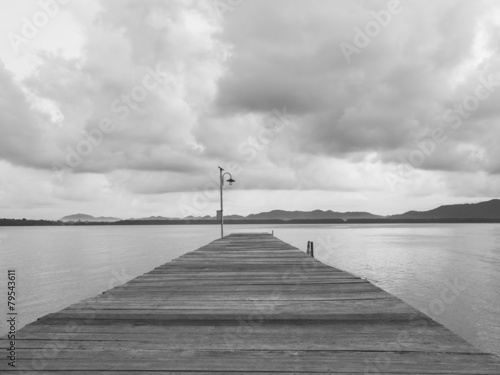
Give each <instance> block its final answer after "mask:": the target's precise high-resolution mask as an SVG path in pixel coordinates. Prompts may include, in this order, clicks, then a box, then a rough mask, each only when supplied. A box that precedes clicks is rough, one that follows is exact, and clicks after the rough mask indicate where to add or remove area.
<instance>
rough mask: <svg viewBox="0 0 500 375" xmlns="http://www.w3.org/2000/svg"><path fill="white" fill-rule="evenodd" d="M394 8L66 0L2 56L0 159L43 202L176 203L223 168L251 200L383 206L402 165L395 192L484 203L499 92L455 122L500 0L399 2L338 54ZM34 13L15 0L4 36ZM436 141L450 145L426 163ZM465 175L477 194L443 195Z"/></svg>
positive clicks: (491, 60)
mask: <svg viewBox="0 0 500 375" xmlns="http://www.w3.org/2000/svg"><path fill="white" fill-rule="evenodd" d="M389 4H391V2H387V1H370V2H366V1H360V0H359V1H335V2H333V1H326V0H313V1H308V2H304V1H299V0H274V1H266V0H252V1H245V2H242V3H241V5H239V6H237V7H236V6H235V7H234V8H233V9H232V11H230V12H229V11H228V12H226V13H224V14H222V15H220V14H219V16H221V17H219V16H218V15H217V14H215V13H214V8H213V3H211V2H205V1H194V0H193V1H168V2H165V1H147V2H145V1H139V0H127V1H121V0H120V1H118V0H107V1H98V0H94V1H89V2H80V1H73V2H71V3H70V4H68V5H67V6H65V7H64V9H63V10H61V13H60V14H58V15H57V17H54V19H53V20H52V21H51V24H50V25H48V26H47V27H46V28H45V29H44V30H42V31H41V32H40V34H39V35H38V36H37V37H36V38H34V39H33V40H32V41H30V44H29V54H20V55H16V54H14V52H13V51H9V50H5V51H4V50H3V49H2V54H1V55H0V59H2V60H3V61H5V66H4V65H2V66H0V110H1V111H2V118H1V119H0V131H1V132H2V137H1V139H0V158H1V159H2V160H4V161H5V162H6V163H7V164H9V165H13V166H15V168H20V169H19V173H20V174H21V175H25V174H26V173H27V172H26V171H28V170H32V171H33V174H34V175H36V176H38V178H40V186H43V187H41V188H42V189H46V188H47V186H50V187H51V188H48V189H47V190H43V191H44V192H45V193H46V194H47V195H48V196H49V197H51V199H53V202H54V205H56V204H57V202H61V201H64V202H68V201H72V197H73V198H74V200H75V202H81V201H84V200H86V199H97V200H99V201H101V202H103V201H105V198H109V196H108V195H107V194H112V193H114V194H117V196H119V197H120V198H119V199H118V198H117V202H118V201H119V202H123V201H126V200H127V199H132V200H133V201H134V202H156V200H155V199H156V198H157V197H161V196H168V197H174V196H175V197H178V196H177V195H176V194H180V193H182V192H189V191H193V190H197V189H198V190H200V189H203V188H204V186H205V185H206V184H207V183H209V182H210V181H213V180H214V176H213V175H215V178H217V177H216V175H217V173H218V172H217V168H216V166H217V165H222V166H225V167H227V168H228V169H231V168H233V169H234V170H238V173H236V174H237V178H236V180H237V181H238V184H236V185H235V186H234V190H235V191H239V190H241V191H246V192H252V194H254V195H252V197H253V198H252V200H255V199H256V196H257V195H256V194H257V192H264V191H274V193H277V192H279V191H291V192H293V191H301V190H302V191H304V192H307V191H311V190H315V189H316V190H323V191H325V192H342V193H345V194H346V196H347V195H348V194H349V193H352V195H349V196H350V199H351V202H354V203H355V202H356V197H358V198H359V197H360V195H362V196H364V197H370V196H373V197H375V196H377V197H381V196H382V195H383V194H384V193H382V192H384V191H388V186H387V181H386V179H385V175H386V174H387V173H388V172H390V173H397V172H395V171H397V170H398V168H399V169H401V165H402V164H405V163H406V164H409V168H410V169H412V173H411V176H405V177H403V178H402V179H401V181H400V184H399V187H398V190H397V191H392V192H391V194H396V195H398V196H401V197H404V196H420V195H421V194H424V193H425V194H428V195H432V193H431V191H432V189H437V190H439V191H440V192H443V194H444V193H445V192H449V193H450V194H453V195H456V196H459V195H464V196H471V197H477V196H478V195H492V194H494V191H493V190H492V189H491V188H490V186H496V178H497V175H499V174H500V162H499V160H500V158H499V156H500V155H499V151H498V147H497V145H496V143H495V142H496V141H495V140H496V139H498V137H499V136H500V125H499V124H500V122H499V121H498V120H499V115H500V109H499V108H498V105H497V103H498V100H499V99H500V90H498V89H497V87H496V86H495V87H494V90H492V91H490V92H489V94H490V95H489V96H488V97H487V98H485V99H480V100H478V105H477V108H475V109H474V110H471V111H468V112H465V115H461V114H460V113H461V112H460V111H463V108H465V106H467V105H468V104H467V100H468V98H470V97H471V95H472V96H474V95H475V92H476V88H477V86H478V84H480V83H481V82H484V80H488V79H490V78H488V77H490V76H491V77H493V78H492V79H493V80H495V82H496V80H498V81H500V71H499V68H498V66H500V65H499V54H498V42H499V39H500V23H499V22H498V15H499V13H498V11H497V10H496V8H497V7H496V3H495V2H493V1H489V0H483V1H477V2H470V1H451V0H449V1H448V0H443V1H440V2H432V1H430V0H429V1H419V2H418V3H417V2H415V1H401V12H397V13H394V14H392V16H391V18H390V20H389V21H388V22H387V25H386V26H384V27H381V28H380V32H379V33H377V35H376V36H375V37H373V38H370V41H369V43H368V44H367V45H366V46H364V47H362V48H360V49H359V53H355V54H353V55H352V56H350V60H351V61H350V62H349V61H347V60H346V57H345V55H344V53H343V51H342V49H341V48H340V45H341V43H350V44H352V45H355V40H354V39H355V38H356V35H357V33H358V30H361V31H365V32H366V28H367V25H369V23H370V22H372V23H373V21H374V20H376V19H377V17H381V16H380V15H381V14H382V13H381V12H384V11H385V10H386V9H388V7H389V6H390V5H389ZM33 6H34V5H33V4H31V5H30V6H29V7H28V6H26V8H25V9H24V8H23V7H21V6H19V7H16V8H15V11H16V12H17V13H16V15H15V16H11V17H9V18H10V19H11V20H10V21H9V20H7V19H5V21H6V23H5V24H6V25H7V26H6V27H8V28H7V29H6V30H3V31H5V33H7V32H9V31H12V30H17V29H18V28H19V27H18V26H19V25H18V23H19V22H14V21H15V20H16V19H19V20H21V19H22V17H24V16H26V17H29V14H30V13H29V12H33V9H34V8H33ZM23 12H24V13H23ZM0 18H1V17H0ZM4 18H5V16H4ZM12 19H13V20H14V21H12ZM7 21H8V22H7ZM67 25H71V28H70V29H67V28H65V27H66V26H67ZM64 30H68V31H67V34H68V35H66V36H65V37H59V36H61V35H62V34H64ZM51 41H52V42H51ZM6 66H7V67H8V68H6ZM498 88H499V89H500V86H499V87H498ZM483 93H484V90H483ZM470 103H471V102H469V104H470ZM460 106H462V107H460ZM461 108H462V109H461ZM277 111H279V112H282V113H286V114H287V115H286V118H287V121H285V122H284V126H283V127H282V129H280V131H274V130H272V129H275V126H276V125H277V124H280V122H279V121H280V120H279V119H277V118H276V112H277ZM462 113H464V112H462ZM452 116H455V117H452ZM456 116H459V120H460V125H459V126H456V125H457V121H458V120H456ZM452 118H455V120H451V119H452ZM437 130H439V131H441V132H442V133H443V137H444V138H445V139H446V140H445V141H443V142H441V143H436V144H434V146H433V150H432V152H426V151H425V150H423V149H422V147H423V146H422V145H423V144H427V145H428V141H429V139H431V140H432V139H433V134H434V132H435V131H437ZM426 142H427V143H426ZM429 147H430V146H429ZM427 151H428V150H427ZM418 153H420V154H422V155H424V156H423V158H422V160H421V162H419V163H413V162H411V159H412V157H413V159H415V158H414V156H415V155H417V154H418ZM412 155H413V156H412ZM55 166H56V167H57V168H67V170H66V171H67V173H66V174H65V176H64V180H63V181H61V180H60V179H59V180H58V179H57V178H56V176H55V175H54V174H53V169H54V167H55ZM407 167H408V166H407ZM4 168H7V167H4ZM9 168H10V167H9ZM57 168H56V169H57ZM9 173H12V175H15V174H16V173H15V170H14V171H10V172H9ZM476 175H477V176H479V177H478V178H477V184H475V185H474V188H473V189H460V188H456V187H455V186H453V181H464V180H463V179H462V177H460V176H463V178H473V177H471V176H476ZM450 176H452V177H450ZM426 180H429V181H432V183H430V184H429V185H425V181H426ZM77 186H79V188H77ZM100 189H102V194H101V193H99V191H100ZM389 190H390V189H389ZM96 195H98V197H96ZM92 197H93V198H92ZM169 199H170V198H169ZM366 199H369V198H366ZM401 199H402V198H401ZM49 201H52V200H49ZM171 202H172V203H171V204H174V205H175V200H173V201H171ZM271 203H272V202H268V203H267V204H269V205H271ZM145 204H146V203H145ZM148 204H149V203H148ZM151 204H152V203H151ZM263 204H264V203H263ZM116 205H117V206H118V205H119V204H118V203H116ZM152 205H153V204H152ZM242 207H247V206H246V205H245V204H242ZM109 214H110V215H112V213H109ZM152 214H153V213H152Z"/></svg>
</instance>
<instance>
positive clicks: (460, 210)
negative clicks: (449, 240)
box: [386, 199, 500, 219]
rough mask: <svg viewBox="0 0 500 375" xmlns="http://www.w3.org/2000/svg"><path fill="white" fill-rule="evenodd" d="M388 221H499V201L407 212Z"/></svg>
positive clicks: (389, 217)
mask: <svg viewBox="0 0 500 375" xmlns="http://www.w3.org/2000/svg"><path fill="white" fill-rule="evenodd" d="M386 218H388V219H499V218H500V199H492V200H490V201H487V202H480V203H466V204H453V205H448V206H440V207H438V208H435V209H433V210H430V211H408V212H405V213H404V214H400V215H392V216H386Z"/></svg>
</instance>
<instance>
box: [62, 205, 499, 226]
mask: <svg viewBox="0 0 500 375" xmlns="http://www.w3.org/2000/svg"><path fill="white" fill-rule="evenodd" d="M338 219H340V220H360V222H363V220H369V221H371V220H389V221H390V220H427V219H430V220H433V219H452V220H453V219H500V199H493V200H490V201H487V202H481V203H470V204H455V205H448V206H440V207H438V208H435V209H433V210H430V211H408V212H405V213H404V214H399V215H391V216H379V215H374V214H371V213H369V212H336V211H332V210H328V211H322V210H314V211H285V210H273V211H269V212H261V213H258V214H251V215H248V216H241V215H227V216H224V220H235V221H236V220H243V221H245V222H252V221H269V220H278V221H279V220H285V221H292V220H299V221H301V220H318V221H321V220H338ZM214 220H215V217H214V216H209V215H206V216H199V217H198V216H187V217H184V218H170V217H164V216H150V217H147V218H139V219H128V220H127V221H129V222H139V221H144V222H146V221H147V222H154V221H171V222H172V224H174V223H175V222H176V221H179V222H186V221H191V222H200V223H201V222H202V221H207V222H211V221H214ZM61 221H64V222H68V221H81V222H116V221H121V219H118V218H116V217H103V216H101V217H94V216H91V215H85V214H76V215H69V216H65V217H63V218H62V219H61Z"/></svg>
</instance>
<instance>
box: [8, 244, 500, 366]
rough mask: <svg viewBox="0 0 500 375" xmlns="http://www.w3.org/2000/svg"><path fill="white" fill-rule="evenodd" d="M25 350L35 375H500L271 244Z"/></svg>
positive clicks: (128, 295)
mask: <svg viewBox="0 0 500 375" xmlns="http://www.w3.org/2000/svg"><path fill="white" fill-rule="evenodd" d="M6 346H7V341H6V340H5V337H4V338H2V341H1V347H2V352H3V353H6V351H5V348H6ZM16 346H17V351H16V354H17V358H16V361H17V368H16V370H18V371H24V373H26V374H29V373H32V372H31V371H34V372H33V373H34V374H41V373H44V374H50V373H54V374H73V375H76V374H78V375H83V374H88V375H90V374H93V375H95V374H108V375H111V374H136V375H145V374H160V373H161V374H184V375H186V374H200V373H209V374H235V373H236V374H291V373H295V374H305V373H307V374H367V373H379V374H454V375H455V374H495V375H498V374H500V361H499V360H498V358H497V357H495V356H493V355H490V354H485V353H481V352H479V351H478V350H476V349H475V348H474V347H472V346H471V345H470V344H468V343H467V342H466V341H464V340H463V339H462V338H460V337H458V336H457V335H455V334H454V333H452V332H450V331H449V330H447V329H446V328H444V327H443V326H442V325H440V324H438V323H436V322H434V321H433V320H431V319H430V318H429V317H427V316H425V315H423V314H422V313H420V312H418V311H417V310H415V309H413V308H412V307H410V306H409V305H407V304H406V303H404V302H402V301H401V300H399V299H397V298H395V297H394V296H392V295H390V294H389V293H387V292H384V291H383V290H381V289H380V288H378V287H376V286H374V285H373V284H371V283H369V282H367V281H365V280H362V279H360V278H358V277H355V276H353V275H351V274H349V273H346V272H343V271H341V270H338V269H335V268H332V267H330V266H327V265H324V264H322V263H320V262H319V261H317V260H315V259H313V258H311V257H310V256H308V255H306V254H305V253H304V252H303V251H301V250H298V249H297V248H294V247H292V246H291V245H289V244H286V243H284V242H282V241H280V240H279V239H277V238H275V237H273V236H271V235H269V234H233V235H230V236H227V237H225V238H224V239H220V240H216V241H214V242H212V243H210V244H208V245H206V246H203V247H201V248H200V249H198V250H196V251H192V252H190V253H187V254H185V255H183V256H181V257H179V258H177V259H175V260H173V261H171V262H169V263H166V264H164V265H161V266H159V267H158V268H156V269H154V270H153V271H151V272H149V273H146V274H144V275H142V276H139V277H137V278H135V279H133V280H131V281H129V282H128V283H126V284H124V285H121V286H119V287H116V288H114V289H111V290H109V291H107V292H105V293H103V294H101V295H99V296H97V297H94V298H91V299H88V300H85V301H82V302H80V303H77V304H74V305H72V306H69V307H68V308H66V309H64V310H61V311H59V312H57V313H53V314H49V315H46V316H44V317H42V318H40V319H39V320H38V321H36V322H34V323H32V324H29V325H27V326H26V327H24V328H23V329H21V330H20V331H19V332H18V340H17V343H16ZM9 370H12V368H10V367H8V366H7V363H6V359H5V356H4V355H2V360H1V363H0V372H1V373H2V374H11V373H12V374H14V373H16V372H15V371H9Z"/></svg>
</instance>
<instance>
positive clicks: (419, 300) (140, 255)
mask: <svg viewBox="0 0 500 375" xmlns="http://www.w3.org/2000/svg"><path fill="white" fill-rule="evenodd" d="M241 232H267V233H271V232H274V235H275V236H276V237H277V238H279V239H281V240H283V241H285V242H287V243H289V244H291V245H293V246H295V247H297V248H299V249H301V250H303V251H305V250H306V247H307V242H308V241H313V243H314V249H315V257H316V258H317V259H318V260H320V261H322V262H324V263H326V264H328V265H331V266H333V267H336V268H339V269H342V270H344V271H347V272H350V273H352V274H354V275H356V276H359V277H362V278H364V279H367V280H369V281H370V282H372V283H374V284H375V285H377V286H379V287H380V288H382V289H384V290H386V291H387V292H389V293H391V294H393V295H395V296H397V297H398V298H400V299H402V300H403V301H405V302H407V303H408V304H410V305H411V306H413V307H415V308H416V309H418V310H420V311H423V312H425V313H426V314H428V315H430V316H431V317H432V318H433V319H435V320H436V321H438V322H439V323H441V324H443V325H444V326H446V327H447V328H449V329H450V330H452V331H453V332H455V333H457V334H458V335H460V336H461V337H463V338H464V339H466V340H467V341H469V342H470V343H472V344H473V345H474V346H476V347H477V348H478V349H481V350H483V351H486V352H490V353H494V354H497V355H500V224H318V225H316V224H313V225H311V224H307V225H303V224H293V225H292V224H290V225H288V224H286V225H284V224H281V225H275V224H273V225H226V226H225V234H226V235H227V234H231V233H241ZM219 237H220V228H219V227H218V226H217V225H140V226H132V225H130V226H117V225H109V226H108V225H106V226H56V227H0V280H3V281H2V282H0V336H3V335H5V334H6V333H7V328H8V327H7V291H8V289H7V287H8V285H7V281H8V280H7V276H8V272H9V270H11V271H15V275H16V293H17V294H16V298H17V299H16V301H15V302H16V311H17V312H18V326H17V329H20V328H21V327H22V326H24V325H26V324H28V323H31V322H33V321H35V320H36V319H38V318H40V317H42V316H44V315H46V314H48V313H52V312H56V311H58V310H61V309H63V308H65V307H67V306H69V305H71V304H73V303H76V302H78V301H80V300H82V299H85V298H89V297H92V296H95V295H97V294H99V293H101V292H103V291H105V290H108V289H110V288H113V287H115V286H118V285H121V284H123V283H125V282H127V281H128V280H131V279H132V278H134V277H136V276H139V275H141V274H143V273H146V272H148V271H150V270H152V269H154V268H156V267H157V266H159V265H161V264H163V263H166V262H168V261H170V260H172V259H174V258H177V257H179V256H180V255H182V254H184V253H186V252H188V251H192V250H195V249H197V248H198V247H200V246H203V245H205V244H207V243H209V242H211V241H213V240H215V239H217V238H219ZM450 291H451V293H450Z"/></svg>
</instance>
